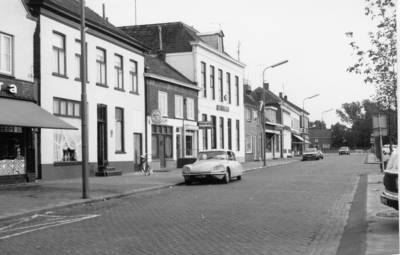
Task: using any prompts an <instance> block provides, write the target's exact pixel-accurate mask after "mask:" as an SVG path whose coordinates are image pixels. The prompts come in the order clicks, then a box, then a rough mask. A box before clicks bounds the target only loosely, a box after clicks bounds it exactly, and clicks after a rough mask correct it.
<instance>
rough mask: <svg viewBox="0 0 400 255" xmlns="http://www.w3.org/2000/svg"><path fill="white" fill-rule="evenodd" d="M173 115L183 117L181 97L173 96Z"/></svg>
mask: <svg viewBox="0 0 400 255" xmlns="http://www.w3.org/2000/svg"><path fill="white" fill-rule="evenodd" d="M175 117H176V118H183V97H181V96H175Z"/></svg>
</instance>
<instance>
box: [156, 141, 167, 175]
mask: <svg viewBox="0 0 400 255" xmlns="http://www.w3.org/2000/svg"><path fill="white" fill-rule="evenodd" d="M164 138H165V137H164V135H158V155H160V167H161V168H165V167H166V162H165V149H164Z"/></svg>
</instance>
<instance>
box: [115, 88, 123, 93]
mask: <svg viewBox="0 0 400 255" xmlns="http://www.w3.org/2000/svg"><path fill="white" fill-rule="evenodd" d="M114 89H115V90H118V91H121V92H125V90H123V89H119V88H114Z"/></svg>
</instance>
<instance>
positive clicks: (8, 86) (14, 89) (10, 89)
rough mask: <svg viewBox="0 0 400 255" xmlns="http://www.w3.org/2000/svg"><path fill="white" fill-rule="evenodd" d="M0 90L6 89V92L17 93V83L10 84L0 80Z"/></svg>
mask: <svg viewBox="0 0 400 255" xmlns="http://www.w3.org/2000/svg"><path fill="white" fill-rule="evenodd" d="M0 90H1V91H7V92H8V93H11V94H17V93H18V87H17V85H15V84H11V83H10V82H2V81H0Z"/></svg>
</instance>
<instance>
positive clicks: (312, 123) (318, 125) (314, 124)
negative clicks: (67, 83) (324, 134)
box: [309, 120, 326, 129]
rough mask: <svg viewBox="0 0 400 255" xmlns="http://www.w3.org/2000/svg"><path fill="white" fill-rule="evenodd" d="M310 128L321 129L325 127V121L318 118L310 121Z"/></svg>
mask: <svg viewBox="0 0 400 255" xmlns="http://www.w3.org/2000/svg"><path fill="white" fill-rule="evenodd" d="M309 125H310V128H317V129H322V128H326V123H325V122H323V121H320V120H316V121H310V124H309Z"/></svg>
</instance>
